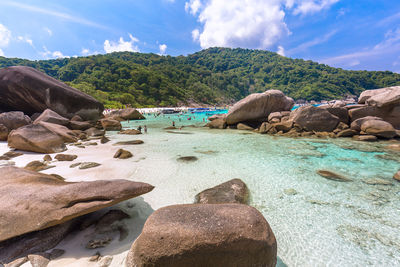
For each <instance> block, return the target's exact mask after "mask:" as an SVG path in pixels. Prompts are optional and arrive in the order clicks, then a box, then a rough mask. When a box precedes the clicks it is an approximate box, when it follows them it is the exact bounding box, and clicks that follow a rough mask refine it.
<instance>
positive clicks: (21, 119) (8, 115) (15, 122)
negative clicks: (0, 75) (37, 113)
mask: <svg viewBox="0 0 400 267" xmlns="http://www.w3.org/2000/svg"><path fill="white" fill-rule="evenodd" d="M0 98H1V95H0ZM31 123H32V120H31V118H30V117H29V116H27V115H25V114H24V113H23V112H21V111H11V112H4V113H0V124H3V125H4V126H5V127H7V129H8V131H9V132H11V131H12V130H15V129H18V128H19V127H22V126H25V125H28V124H31Z"/></svg>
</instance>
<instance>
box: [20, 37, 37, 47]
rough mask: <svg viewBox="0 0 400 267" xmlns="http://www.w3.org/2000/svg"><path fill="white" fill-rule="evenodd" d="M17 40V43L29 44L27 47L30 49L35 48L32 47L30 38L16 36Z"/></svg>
mask: <svg viewBox="0 0 400 267" xmlns="http://www.w3.org/2000/svg"><path fill="white" fill-rule="evenodd" d="M17 40H18V41H19V42H24V43H27V44H29V45H30V46H32V47H35V46H34V45H33V41H32V39H30V38H28V37H23V36H18V37H17Z"/></svg>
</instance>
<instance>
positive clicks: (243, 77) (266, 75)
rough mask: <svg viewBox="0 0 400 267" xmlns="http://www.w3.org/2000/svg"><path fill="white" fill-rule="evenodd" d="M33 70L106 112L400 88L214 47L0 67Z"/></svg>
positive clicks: (371, 74) (399, 81) (385, 75)
mask: <svg viewBox="0 0 400 267" xmlns="http://www.w3.org/2000/svg"><path fill="white" fill-rule="evenodd" d="M14 65H26V66H31V67H34V68H36V69H39V70H41V71H43V72H45V73H46V74H48V75H50V76H52V77H54V78H57V79H59V80H61V81H63V82H66V83H67V84H69V85H70V86H72V87H75V88H77V89H79V90H81V91H83V92H86V93H88V94H90V95H92V96H93V97H95V98H96V99H98V100H100V101H101V102H103V103H104V104H105V105H106V107H114V108H115V107H120V106H122V105H126V104H130V105H132V106H135V107H151V106H176V105H182V104H187V103H190V102H196V103H204V104H210V105H216V104H224V103H232V102H234V101H237V100H239V99H241V98H243V97H245V96H247V95H249V94H250V93H254V92H263V91H265V90H268V89H279V90H281V91H283V92H284V93H285V94H287V95H289V96H291V97H293V98H294V99H305V100H322V99H326V100H329V99H335V98H336V99H337V98H342V97H344V96H346V95H359V94H360V93H361V92H362V91H363V90H366V89H375V88H381V87H387V86H394V85H400V74H397V73H392V72H389V71H347V70H343V69H339V68H332V67H329V66H327V65H324V64H318V63H316V62H312V61H305V60H302V59H291V58H287V57H283V56H280V55H278V54H276V53H273V52H268V51H261V50H250V49H229V48H209V49H206V50H202V51H200V52H197V53H194V54H191V55H188V56H178V57H171V56H159V55H156V54H143V53H131V52H119V53H112V54H106V55H95V56H89V57H78V58H64V59H55V60H39V61H29V60H24V59H17V58H4V57H0V67H1V68H3V67H8V66H14Z"/></svg>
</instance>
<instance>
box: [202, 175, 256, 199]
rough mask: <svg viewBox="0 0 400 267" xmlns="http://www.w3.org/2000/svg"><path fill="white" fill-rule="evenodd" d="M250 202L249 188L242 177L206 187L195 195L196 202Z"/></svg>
mask: <svg viewBox="0 0 400 267" xmlns="http://www.w3.org/2000/svg"><path fill="white" fill-rule="evenodd" d="M248 202H249V189H248V188H247V186H246V184H245V183H244V182H243V181H242V180H240V179H232V180H230V181H228V182H225V183H222V184H220V185H217V186H215V187H212V188H209V189H206V190H204V191H202V192H200V193H198V194H197V195H196V197H195V203H202V204H221V203H239V204H248Z"/></svg>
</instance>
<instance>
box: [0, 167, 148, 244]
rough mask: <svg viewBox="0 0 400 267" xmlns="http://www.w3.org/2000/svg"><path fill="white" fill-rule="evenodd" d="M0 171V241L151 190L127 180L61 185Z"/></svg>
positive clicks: (21, 172) (41, 176)
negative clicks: (0, 174) (0, 176)
mask: <svg viewBox="0 0 400 267" xmlns="http://www.w3.org/2000/svg"><path fill="white" fill-rule="evenodd" d="M1 171H2V178H1V179H0V225H1V228H0V241H3V240H6V239H9V238H12V237H15V236H18V235H22V234H24V233H28V232H32V231H36V230H41V229H45V228H48V227H51V226H54V225H57V224H61V223H63V222H66V221H68V220H71V219H72V218H75V217H78V216H82V215H84V214H87V213H90V212H93V211H96V210H99V209H102V208H105V207H109V206H113V205H115V204H117V203H119V202H121V201H124V200H127V199H130V198H133V197H136V196H139V195H142V194H145V193H147V192H150V191H151V190H153V188H154V187H153V186H151V185H149V184H146V183H139V182H132V181H127V180H109V181H93V182H65V181H61V180H60V179H57V178H56V177H54V176H51V175H47V174H43V173H37V172H32V171H27V170H24V169H20V168H15V167H4V168H2V169H1Z"/></svg>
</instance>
